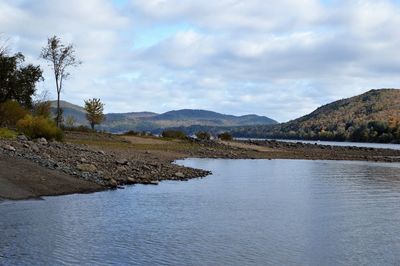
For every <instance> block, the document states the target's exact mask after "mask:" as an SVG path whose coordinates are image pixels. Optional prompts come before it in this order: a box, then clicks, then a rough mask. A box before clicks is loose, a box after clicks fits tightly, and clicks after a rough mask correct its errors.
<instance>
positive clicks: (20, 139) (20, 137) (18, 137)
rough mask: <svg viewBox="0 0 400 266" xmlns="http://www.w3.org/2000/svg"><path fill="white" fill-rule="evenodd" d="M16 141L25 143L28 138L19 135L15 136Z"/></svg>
mask: <svg viewBox="0 0 400 266" xmlns="http://www.w3.org/2000/svg"><path fill="white" fill-rule="evenodd" d="M17 140H19V141H27V140H28V138H27V137H26V136H25V135H23V134H21V135H18V136H17Z"/></svg>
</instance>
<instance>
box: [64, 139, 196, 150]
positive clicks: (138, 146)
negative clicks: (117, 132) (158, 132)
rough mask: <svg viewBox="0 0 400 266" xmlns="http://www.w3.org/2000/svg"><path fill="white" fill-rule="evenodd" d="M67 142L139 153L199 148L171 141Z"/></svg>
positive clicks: (82, 140) (96, 140)
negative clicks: (157, 142)
mask: <svg viewBox="0 0 400 266" xmlns="http://www.w3.org/2000/svg"><path fill="white" fill-rule="evenodd" d="M66 141H67V142H70V143H74V144H81V145H82V144H84V145H89V146H96V147H99V148H104V149H107V148H108V149H132V150H138V151H145V150H153V151H187V150H193V149H195V148H198V145H196V144H193V143H187V142H176V141H169V142H167V143H166V144H156V143H154V144H150V143H128V142H122V141H118V140H105V139H77V138H67V139H66Z"/></svg>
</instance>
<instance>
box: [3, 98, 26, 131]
mask: <svg viewBox="0 0 400 266" xmlns="http://www.w3.org/2000/svg"><path fill="white" fill-rule="evenodd" d="M27 114H28V111H27V110H25V108H23V107H22V106H21V105H20V104H19V103H18V102H16V101H12V100H9V101H6V102H4V103H1V104H0V125H2V126H6V127H15V125H16V124H17V122H18V120H20V119H22V118H24V117H25V116H26V115H27Z"/></svg>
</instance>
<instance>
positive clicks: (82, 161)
mask: <svg viewBox="0 0 400 266" xmlns="http://www.w3.org/2000/svg"><path fill="white" fill-rule="evenodd" d="M79 161H80V162H81V163H86V162H87V160H86V158H83V157H82V158H80V159H79Z"/></svg>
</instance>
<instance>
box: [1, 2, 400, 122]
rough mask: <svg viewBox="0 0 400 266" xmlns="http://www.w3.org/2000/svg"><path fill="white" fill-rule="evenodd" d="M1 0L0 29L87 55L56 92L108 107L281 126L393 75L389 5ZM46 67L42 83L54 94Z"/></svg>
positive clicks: (399, 57)
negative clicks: (202, 113)
mask: <svg viewBox="0 0 400 266" xmlns="http://www.w3.org/2000/svg"><path fill="white" fill-rule="evenodd" d="M113 2H115V1H106V0H88V1H78V0H72V1H68V2H65V1H61V2H59V1H58V2H57V3H56V2H55V1H50V0H37V1H32V0H31V1H29V0H18V1H11V0H5V1H2V2H0V25H2V30H1V31H3V32H4V33H5V34H6V35H7V36H9V37H10V38H11V41H10V42H11V44H12V47H13V48H14V50H15V51H21V52H23V53H24V54H26V55H27V56H28V59H29V60H31V61H33V62H36V63H40V64H41V65H43V66H44V67H45V66H46V64H45V62H43V61H40V60H39V59H38V55H39V53H40V49H41V47H42V46H43V45H44V44H45V42H46V38H47V37H49V36H51V35H53V34H57V35H58V36H60V37H61V38H62V40H63V41H65V42H73V43H74V44H75V46H76V51H77V55H78V56H79V58H80V59H81V60H82V61H83V65H81V66H80V67H79V68H78V69H76V70H73V71H72V76H71V79H70V80H68V81H67V82H66V83H65V86H66V87H65V91H64V94H63V97H64V98H65V99H66V100H70V101H72V102H75V103H78V104H82V102H83V99H85V98H89V97H100V98H102V99H103V101H104V102H105V103H106V110H107V111H113V112H120V111H141V110H150V111H157V112H162V111H167V110H170V109H179V108H201V109H211V110H215V111H219V112H223V113H233V114H245V113H258V114H262V115H267V116H270V117H272V118H275V119H277V120H279V121H286V120H288V119H292V118H295V117H298V116H301V115H304V114H306V113H308V112H310V111H312V110H313V109H315V108H316V107H318V106H319V105H321V104H325V103H328V102H330V101H332V100H337V99H340V98H344V97H349V96H352V95H355V94H358V93H361V92H363V91H366V90H368V89H373V88H381V87H396V86H398V85H397V84H399V82H400V77H399V75H398V73H399V72H400V50H399V49H398V47H399V45H400V34H399V33H398V30H397V27H398V25H400V7H399V5H398V3H397V2H395V1H389V0H382V1H370V0H359V1H344V0H333V1H329V2H328V1H318V0H281V1H278V2H277V1H266V0H247V1H242V0H220V1H199V0H193V1H182V0H179V1H178V0H132V1H129V0H127V1H122V2H118V4H115V3H114V4H113ZM53 82H54V81H53V80H52V78H51V72H50V71H49V69H48V68H46V82H45V83H43V84H41V85H40V86H39V87H40V89H49V90H53V87H52V86H53V84H52V83H53Z"/></svg>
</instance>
